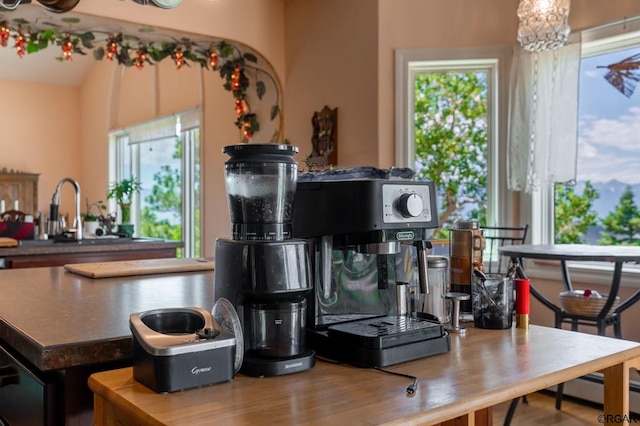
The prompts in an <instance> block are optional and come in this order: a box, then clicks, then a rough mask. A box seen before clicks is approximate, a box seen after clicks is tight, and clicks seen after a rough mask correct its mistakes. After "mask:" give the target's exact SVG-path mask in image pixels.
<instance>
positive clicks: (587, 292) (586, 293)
mask: <svg viewBox="0 0 640 426" xmlns="http://www.w3.org/2000/svg"><path fill="white" fill-rule="evenodd" d="M590 296H591V290H589V289H587V290H585V291H584V297H590Z"/></svg>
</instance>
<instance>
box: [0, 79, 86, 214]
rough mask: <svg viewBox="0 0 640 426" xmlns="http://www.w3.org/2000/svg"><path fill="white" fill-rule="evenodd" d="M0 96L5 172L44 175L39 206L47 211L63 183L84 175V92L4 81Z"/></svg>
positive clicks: (0, 164)
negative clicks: (9, 170)
mask: <svg viewBox="0 0 640 426" xmlns="http://www.w3.org/2000/svg"><path fill="white" fill-rule="evenodd" d="M0 93H2V100H3V108H2V113H1V114H0V128H1V129H2V136H0V152H2V154H0V168H5V167H6V168H7V169H14V170H20V171H24V172H29V173H39V174H40V176H39V182H40V184H39V188H38V189H39V193H38V203H39V205H40V208H41V209H42V208H48V206H49V202H50V201H51V196H52V195H53V191H54V189H55V185H56V183H57V182H58V180H60V179H61V178H63V177H66V176H71V177H75V176H78V175H79V174H80V159H81V154H80V149H81V148H80V147H81V140H82V139H81V134H80V133H81V130H80V129H81V127H80V123H81V120H82V119H81V116H82V114H81V107H80V105H81V101H80V90H79V89H78V88H70V87H62V86H52V85H46V84H30V83H22V82H9V81H2V80H0ZM69 188H71V187H69ZM62 198H63V200H64V199H65V198H66V199H69V200H73V191H72V190H69V189H67V188H65V189H64V191H63V194H62ZM71 205H73V204H71Z"/></svg>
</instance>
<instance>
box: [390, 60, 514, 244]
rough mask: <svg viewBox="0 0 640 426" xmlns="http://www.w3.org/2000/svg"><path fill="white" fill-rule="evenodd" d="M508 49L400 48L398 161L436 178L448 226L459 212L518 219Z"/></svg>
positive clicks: (492, 220) (489, 219)
mask: <svg viewBox="0 0 640 426" xmlns="http://www.w3.org/2000/svg"><path fill="white" fill-rule="evenodd" d="M509 52H510V50H509V49H501V48H496V49H462V50H457V49H446V50H445V49H415V50H414V49H411V50H401V51H398V52H397V53H396V76H397V81H396V111H397V116H396V123H397V135H396V164H397V165H398V166H402V167H411V168H413V169H415V170H416V174H417V176H418V177H419V178H421V179H425V180H430V181H433V182H434V183H435V184H436V187H437V190H438V208H439V212H438V213H439V219H440V224H441V226H442V227H443V228H447V227H448V226H450V225H451V224H452V223H454V222H455V221H457V220H459V219H470V218H475V219H478V220H479V221H480V223H481V224H483V225H497V224H508V223H513V221H514V218H513V217H511V216H510V215H508V214H507V213H506V208H507V205H508V204H509V199H508V197H506V191H504V190H503V188H505V187H506V186H505V185H504V183H505V179H504V176H505V173H506V168H505V163H506V161H505V158H506V157H505V153H506V149H504V147H505V145H506V138H505V133H506V132H505V129H506V119H505V106H506V99H505V94H506V84H507V80H508V77H507V76H506V70H507V66H506V62H507V60H508V56H509ZM446 235H448V233H443V232H440V234H436V236H441V237H442V236H446Z"/></svg>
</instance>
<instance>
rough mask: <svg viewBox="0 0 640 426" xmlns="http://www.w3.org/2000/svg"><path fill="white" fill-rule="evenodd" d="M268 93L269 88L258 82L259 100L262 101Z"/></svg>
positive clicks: (257, 92)
mask: <svg viewBox="0 0 640 426" xmlns="http://www.w3.org/2000/svg"><path fill="white" fill-rule="evenodd" d="M266 91H267V86H265V84H264V82H263V81H256V94H257V95H258V99H260V100H262V97H263V96H264V94H265V92H266Z"/></svg>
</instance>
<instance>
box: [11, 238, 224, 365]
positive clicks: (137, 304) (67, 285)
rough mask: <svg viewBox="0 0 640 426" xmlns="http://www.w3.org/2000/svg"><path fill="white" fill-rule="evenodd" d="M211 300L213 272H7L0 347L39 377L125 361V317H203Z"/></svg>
mask: <svg viewBox="0 0 640 426" xmlns="http://www.w3.org/2000/svg"><path fill="white" fill-rule="evenodd" d="M7 250H10V249H7ZM213 301H214V299H213V271H207V272H188V273H179V274H156V275H143V276H131V277H120V278H100V279H91V278H85V277H82V276H79V275H76V274H73V273H71V272H67V271H65V269H64V268H63V267H51V268H31V269H8V270H3V271H1V272H0V343H1V344H2V345H8V346H9V347H11V348H12V349H13V350H15V351H16V352H18V353H19V354H20V355H22V356H23V357H24V358H26V359H27V360H28V361H29V362H31V363H32V364H33V365H35V366H36V367H37V368H38V369H39V370H41V371H48V370H56V369H63V368H70V367H74V366H81V365H91V364H96V363H103V362H109V361H119V360H129V359H132V357H133V353H132V337H131V331H130V329H129V315H130V314H132V313H137V312H143V311H147V310H150V309H159V308H170V307H189V306H197V307H202V308H205V309H207V310H210V309H211V308H212V307H213Z"/></svg>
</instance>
